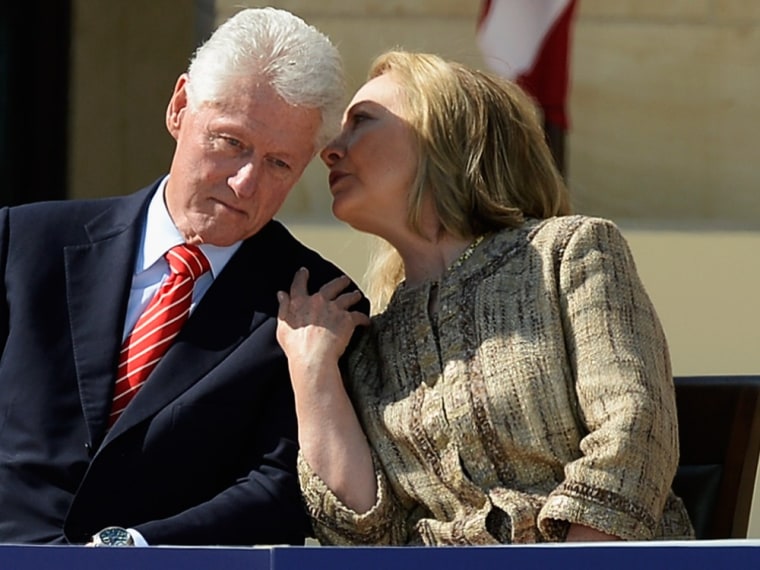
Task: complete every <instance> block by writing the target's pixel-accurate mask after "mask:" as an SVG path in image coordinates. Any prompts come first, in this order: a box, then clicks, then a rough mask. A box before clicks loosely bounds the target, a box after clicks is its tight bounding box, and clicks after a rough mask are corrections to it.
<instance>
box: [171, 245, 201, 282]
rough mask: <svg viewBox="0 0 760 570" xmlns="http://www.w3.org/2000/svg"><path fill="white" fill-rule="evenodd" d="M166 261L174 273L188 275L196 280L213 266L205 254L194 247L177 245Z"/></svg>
mask: <svg viewBox="0 0 760 570" xmlns="http://www.w3.org/2000/svg"><path fill="white" fill-rule="evenodd" d="M166 261H168V262H169V267H170V268H171V270H172V273H178V274H179V275H187V276H189V277H190V278H191V279H193V281H194V280H196V279H198V277H200V276H201V275H203V274H204V273H206V271H208V270H209V269H210V268H211V266H210V265H209V262H208V259H207V258H206V256H205V255H203V252H202V251H201V250H200V249H199V248H198V247H196V246H194V245H189V244H182V245H176V246H174V247H173V248H171V249H170V250H169V251H167V252H166Z"/></svg>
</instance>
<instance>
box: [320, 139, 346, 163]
mask: <svg viewBox="0 0 760 570" xmlns="http://www.w3.org/2000/svg"><path fill="white" fill-rule="evenodd" d="M340 139H341V137H336V138H334V139H333V140H331V141H330V142H329V143H327V145H326V146H325V148H323V149H322V152H321V153H319V156H320V158H321V159H322V162H324V163H325V164H326V165H327V166H328V167H329V166H332V165H333V164H335V163H336V162H338V161H339V160H340V159H341V157H342V156H343V155H344V154H345V150H344V147H343V145H342V144H341V141H340Z"/></svg>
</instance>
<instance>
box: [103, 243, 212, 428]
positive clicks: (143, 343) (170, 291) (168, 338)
mask: <svg viewBox="0 0 760 570" xmlns="http://www.w3.org/2000/svg"><path fill="white" fill-rule="evenodd" d="M165 258H166V261H167V262H168V263H169V268H170V269H171V273H170V274H169V277H167V278H166V280H165V281H164V282H163V284H162V285H161V287H160V288H159V290H158V291H157V292H156V295H155V296H154V297H153V299H151V301H150V303H149V304H148V306H147V307H146V308H145V311H143V313H142V314H141V315H140V318H138V319H137V322H136V323H135V327H134V328H133V329H132V332H131V333H130V334H129V336H128V337H127V338H126V339H125V340H124V344H122V347H121V353H120V355H119V368H118V372H117V374H116V385H115V387H114V395H113V405H112V407H111V415H110V417H109V419H108V426H109V427H111V426H112V425H113V424H114V423H116V420H117V419H118V418H119V416H120V415H121V413H122V412H123V411H124V408H126V407H127V404H129V402H130V401H132V398H134V397H135V394H137V391H138V390H139V389H140V387H141V386H142V385H143V384H144V383H145V381H146V380H147V379H148V376H149V375H150V373H151V371H152V370H153V369H154V368H155V367H156V365H157V364H158V361H159V360H160V359H161V357H162V356H163V355H164V353H165V352H166V350H167V349H168V348H169V346H171V343H172V341H173V340H174V337H176V336H177V335H178V334H179V331H180V329H181V328H182V325H183V324H185V321H186V320H187V317H188V315H189V314H190V303H191V301H192V298H193V285H194V283H195V280H196V279H197V278H198V277H200V276H201V275H203V274H204V273H205V272H206V271H208V270H209V268H210V266H209V262H208V259H206V256H205V255H203V252H202V251H201V250H200V249H198V248H197V247H196V246H194V245H187V244H184V245H178V246H175V247H173V248H172V249H170V250H169V251H168V252H167V253H166V255H165Z"/></svg>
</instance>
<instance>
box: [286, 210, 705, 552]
mask: <svg viewBox="0 0 760 570" xmlns="http://www.w3.org/2000/svg"><path fill="white" fill-rule="evenodd" d="M433 294H436V295H437V296H438V310H437V312H436V313H435V314H430V312H429V310H428V307H429V300H430V298H431V295H433ZM346 382H347V386H348V388H349V392H350V394H351V396H352V400H353V402H354V405H355V407H356V410H357V413H358V415H359V418H360V420H361V422H362V425H363V426H364V430H365V433H366V435H367V438H368V440H369V442H370V445H371V447H372V450H373V454H374V460H375V468H376V474H377V484H378V500H377V502H376V504H375V506H374V507H373V508H372V509H371V510H370V511H368V512H367V513H364V514H361V515H359V514H357V513H355V512H353V511H351V510H350V509H348V508H346V507H345V506H344V505H343V504H342V503H341V502H340V501H339V500H338V499H337V498H336V497H335V496H334V495H333V494H332V493H331V492H330V490H329V489H328V488H327V487H326V486H325V484H324V482H323V481H321V479H319V477H317V476H316V475H315V473H314V472H313V471H312V470H311V469H310V467H309V465H308V464H307V463H306V461H305V460H304V459H303V457H301V458H299V473H300V477H301V486H302V490H303V495H304V498H305V500H306V503H307V506H308V508H309V511H310V513H311V515H312V518H313V522H314V527H315V532H316V535H317V538H318V539H319V540H320V541H321V542H322V543H323V544H386V545H387V544H391V545H401V544H430V545H454V544H496V543H527V542H542V541H561V540H563V539H564V537H565V535H566V533H567V528H568V527H569V524H570V523H579V524H583V525H587V526H590V527H593V528H595V529H598V530H600V531H603V532H607V533H610V534H614V535H617V536H619V537H622V538H623V539H627V540H648V539H654V538H669V539H678V538H691V537H693V531H692V528H691V524H690V523H689V520H688V516H687V514H686V511H685V508H684V506H683V503H682V502H681V501H680V499H678V498H677V497H675V496H674V495H673V493H672V492H671V489H670V486H671V483H672V480H673V476H674V474H675V470H676V467H677V464H678V430H677V418H676V409H675V399H674V388H673V383H672V375H671V368H670V360H669V355H668V349H667V344H666V340H665V336H664V334H663V330H662V328H661V326H660V322H659V320H658V318H657V315H656V313H655V310H654V308H653V306H652V303H651V302H650V299H649V297H648V296H647V294H646V292H645V290H644V288H643V286H642V283H641V281H640V279H639V277H638V274H637V271H636V267H635V264H634V261H633V258H632V256H631V253H630V250H629V248H628V245H627V243H626V242H625V240H624V238H623V237H622V235H621V234H620V232H619V230H618V229H617V227H616V226H615V225H614V224H613V223H612V222H609V221H607V220H602V219H598V218H589V217H583V216H567V217H559V218H552V219H549V220H531V221H528V222H526V223H525V224H524V225H523V227H521V228H519V229H514V230H512V229H510V230H504V231H501V232H499V233H496V234H493V235H490V236H486V238H485V239H484V240H482V242H480V243H479V244H478V245H477V247H476V248H475V249H474V250H473V251H472V252H470V255H468V256H465V258H463V259H462V258H460V261H459V262H458V263H455V264H454V265H453V266H452V267H450V268H449V269H448V270H447V272H446V273H445V274H444V275H443V276H442V278H441V279H440V280H439V281H437V282H428V283H425V284H423V285H420V286H419V287H415V288H410V287H406V286H404V285H403V284H402V285H401V286H400V287H399V288H398V289H397V291H396V292H395V293H394V296H393V298H392V300H391V302H390V304H389V306H388V307H387V309H386V310H385V311H384V312H383V313H382V314H380V315H378V316H376V317H374V318H373V321H372V325H371V327H369V328H368V329H367V331H366V333H365V334H364V336H363V337H362V339H361V341H360V343H359V344H358V345H357V346H356V349H355V350H354V351H353V352H352V354H350V355H349V366H348V371H347V378H346Z"/></svg>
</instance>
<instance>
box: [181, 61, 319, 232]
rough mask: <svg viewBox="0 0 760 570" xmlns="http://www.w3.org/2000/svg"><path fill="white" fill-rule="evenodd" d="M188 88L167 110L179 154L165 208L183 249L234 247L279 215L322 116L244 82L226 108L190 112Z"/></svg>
mask: <svg viewBox="0 0 760 570" xmlns="http://www.w3.org/2000/svg"><path fill="white" fill-rule="evenodd" d="M186 85H187V76H186V75H182V76H181V77H180V78H179V80H178V82H177V86H176V87H175V90H174V94H173V95H172V98H171V101H170V102H169V108H168V109H167V116H166V124H167V128H168V129H169V132H170V133H171V135H172V136H173V137H174V139H175V140H176V141H177V146H176V149H175V152H174V159H173V160H172V165H171V170H170V173H169V174H170V176H169V181H168V183H167V187H166V205H167V208H168V210H169V214H170V215H171V217H172V220H173V221H174V224H175V225H176V226H177V228H178V229H179V231H180V233H181V234H182V235H183V236H184V238H185V240H186V241H187V242H188V243H196V244H197V243H208V244H213V245H217V246H227V245H231V244H233V243H235V242H236V241H238V240H242V239H245V238H247V237H249V236H252V235H253V234H255V233H256V232H257V231H259V230H260V229H261V228H262V227H263V226H264V225H265V224H266V223H267V222H269V220H271V219H272V217H273V216H274V215H275V213H276V212H277V210H279V208H280V206H281V205H282V203H283V202H284V201H285V198H286V197H287V195H288V192H289V191H290V189H291V188H292V187H293V185H294V184H295V183H296V181H297V180H298V179H299V178H300V176H301V174H302V173H303V171H304V169H305V168H306V166H307V165H308V164H309V162H310V161H311V159H312V157H313V156H314V153H315V151H316V149H315V148H314V140H315V137H316V134H317V131H318V129H319V127H320V124H321V117H320V113H319V111H318V110H317V109H313V108H303V107H293V106H291V105H288V104H287V103H285V102H284V101H283V100H282V99H281V98H280V97H279V96H278V95H277V94H276V93H275V91H274V90H273V89H272V88H271V87H269V86H260V85H257V84H256V81H255V80H253V79H248V78H246V79H242V80H238V82H237V83H236V84H233V85H232V86H231V87H230V89H228V90H227V91H226V92H225V95H224V100H223V101H218V102H214V103H202V104H200V105H199V107H198V108H192V107H190V106H189V105H188V102H187V92H186Z"/></svg>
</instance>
